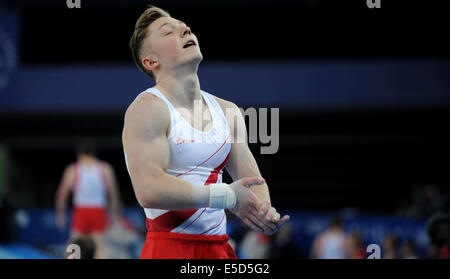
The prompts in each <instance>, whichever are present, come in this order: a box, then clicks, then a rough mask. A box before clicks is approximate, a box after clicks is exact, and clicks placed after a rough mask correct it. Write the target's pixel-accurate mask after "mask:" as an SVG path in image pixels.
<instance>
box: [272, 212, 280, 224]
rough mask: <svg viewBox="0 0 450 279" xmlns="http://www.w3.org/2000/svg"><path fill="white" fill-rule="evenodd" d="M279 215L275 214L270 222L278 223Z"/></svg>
mask: <svg viewBox="0 0 450 279" xmlns="http://www.w3.org/2000/svg"><path fill="white" fill-rule="evenodd" d="M280 218H281V215H280V213H278V212H276V213H275V214H274V215H273V217H272V222H274V223H278V222H279V221H280Z"/></svg>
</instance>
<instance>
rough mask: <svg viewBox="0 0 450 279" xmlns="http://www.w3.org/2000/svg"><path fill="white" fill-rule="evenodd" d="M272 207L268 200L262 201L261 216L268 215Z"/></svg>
mask: <svg viewBox="0 0 450 279" xmlns="http://www.w3.org/2000/svg"><path fill="white" fill-rule="evenodd" d="M269 209H270V203H269V202H268V201H263V202H261V207H260V208H259V212H258V214H259V216H260V217H261V218H262V217H264V216H266V215H267V213H268V211H269Z"/></svg>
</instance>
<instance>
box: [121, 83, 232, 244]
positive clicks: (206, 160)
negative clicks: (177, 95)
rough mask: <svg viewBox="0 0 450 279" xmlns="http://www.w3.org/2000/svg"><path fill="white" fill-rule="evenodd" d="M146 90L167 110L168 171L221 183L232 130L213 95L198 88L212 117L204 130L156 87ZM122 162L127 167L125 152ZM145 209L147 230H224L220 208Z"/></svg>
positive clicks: (218, 232)
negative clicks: (208, 127)
mask: <svg viewBox="0 0 450 279" xmlns="http://www.w3.org/2000/svg"><path fill="white" fill-rule="evenodd" d="M146 93H150V94H153V95H155V96H157V97H159V98H161V99H162V100H163V101H164V102H165V103H166V105H167V107H168V109H169V112H170V123H171V124H170V127H171V128H170V133H169V135H168V141H169V146H170V161H169V167H168V169H167V173H168V174H170V175H173V176H175V177H178V178H180V179H184V180H186V181H189V182H191V183H193V184H200V185H205V186H207V185H209V184H211V183H221V182H222V169H223V168H224V167H225V165H226V163H227V161H228V156H229V154H230V150H231V131H230V128H229V126H228V123H227V120H226V117H225V114H224V113H223V110H222V108H221V107H220V105H219V104H218V103H217V101H216V100H215V99H214V97H213V96H212V95H211V94H209V93H207V92H204V91H201V93H202V96H203V99H204V100H205V102H206V104H207V105H208V108H209V112H210V115H211V117H212V125H210V127H211V129H210V130H208V131H205V132H203V131H199V130H196V129H195V128H193V127H192V126H191V125H190V124H189V123H188V122H187V121H186V120H185V119H184V118H183V116H182V115H181V114H180V113H179V112H178V111H177V110H176V109H175V108H174V106H173V105H172V104H171V103H170V102H169V101H168V100H167V99H166V97H165V96H164V95H163V94H162V93H161V92H160V91H159V90H157V89H156V88H149V89H147V90H146ZM144 94H145V93H144ZM125 161H126V164H127V168H128V162H127V157H126V153H125ZM144 211H145V214H146V216H147V229H148V230H149V231H164V232H174V233H184V234H205V235H223V234H225V233H226V216H225V211H224V210H223V209H211V208H200V209H193V210H160V209H153V208H144Z"/></svg>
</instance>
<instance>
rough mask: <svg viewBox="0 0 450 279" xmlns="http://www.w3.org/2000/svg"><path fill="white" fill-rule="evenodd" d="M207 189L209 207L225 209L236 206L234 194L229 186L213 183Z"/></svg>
mask: <svg viewBox="0 0 450 279" xmlns="http://www.w3.org/2000/svg"><path fill="white" fill-rule="evenodd" d="M209 188H210V190H209V207H211V208H222V209H227V208H233V207H235V206H236V194H235V193H234V191H233V189H231V188H230V186H228V185H227V184H225V183H214V184H210V185H209Z"/></svg>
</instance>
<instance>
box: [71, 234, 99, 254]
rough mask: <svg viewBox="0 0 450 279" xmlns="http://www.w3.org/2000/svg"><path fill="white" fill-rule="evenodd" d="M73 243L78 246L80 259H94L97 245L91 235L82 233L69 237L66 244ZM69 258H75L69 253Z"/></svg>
mask: <svg viewBox="0 0 450 279" xmlns="http://www.w3.org/2000/svg"><path fill="white" fill-rule="evenodd" d="M70 244H75V245H78V246H79V247H80V259H94V255H95V253H96V250H97V247H96V245H95V241H94V240H93V239H92V237H90V236H87V235H84V236H78V237H73V238H71V239H70V240H69V241H68V243H67V245H70ZM68 258H69V259H76V258H75V257H73V255H69V257H68Z"/></svg>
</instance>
